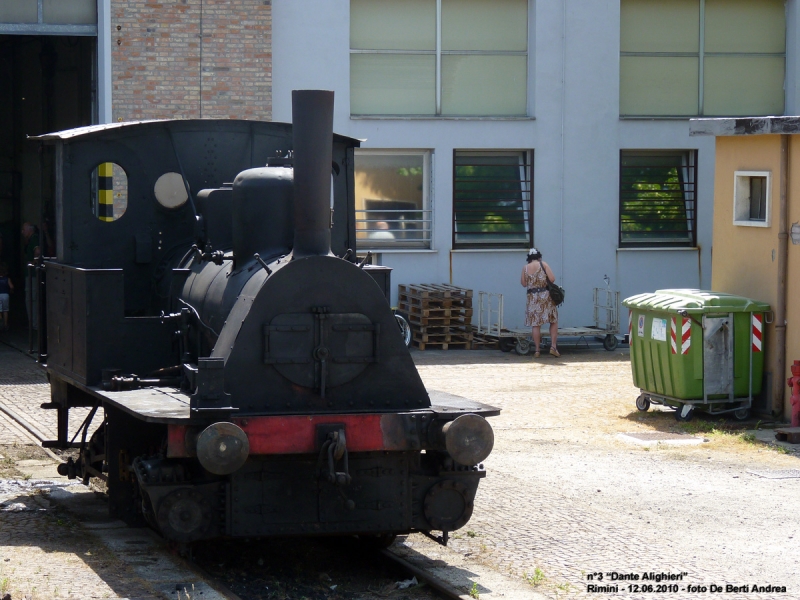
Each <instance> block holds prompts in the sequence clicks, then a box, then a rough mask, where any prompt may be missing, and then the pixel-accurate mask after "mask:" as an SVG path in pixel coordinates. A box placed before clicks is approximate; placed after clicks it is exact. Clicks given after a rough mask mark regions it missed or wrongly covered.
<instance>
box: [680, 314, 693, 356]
mask: <svg viewBox="0 0 800 600" xmlns="http://www.w3.org/2000/svg"><path fill="white" fill-rule="evenodd" d="M681 320H682V321H683V322H682V323H681V354H689V348H691V346H692V321H691V320H690V319H687V318H685V317H684V318H683V319H681Z"/></svg>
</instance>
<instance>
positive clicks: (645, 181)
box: [619, 152, 696, 245]
mask: <svg viewBox="0 0 800 600" xmlns="http://www.w3.org/2000/svg"><path fill="white" fill-rule="evenodd" d="M690 154H691V153H689V152H679V153H677V152H672V153H667V152H664V153H661V152H623V153H622V156H621V163H622V164H621V168H620V219H619V220H620V242H621V243H622V244H623V245H625V244H626V243H627V244H631V245H637V244H655V245H659V244H677V245H691V244H693V243H694V240H693V238H694V235H693V231H694V220H695V194H696V190H695V180H696V179H695V164H694V160H692V158H693V157H692V156H690Z"/></svg>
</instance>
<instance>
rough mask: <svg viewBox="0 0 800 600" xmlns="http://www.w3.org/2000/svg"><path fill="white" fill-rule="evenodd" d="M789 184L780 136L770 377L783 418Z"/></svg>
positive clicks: (775, 407)
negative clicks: (772, 371)
mask: <svg viewBox="0 0 800 600" xmlns="http://www.w3.org/2000/svg"><path fill="white" fill-rule="evenodd" d="M788 181H789V136H788V135H787V134H782V135H781V182H780V184H781V197H780V209H779V221H778V298H777V301H776V303H775V349H776V351H777V354H778V356H777V360H776V361H775V371H776V373H775V374H774V376H773V396H772V414H773V415H775V416H777V417H783V407H784V395H785V391H786V386H784V385H782V384H783V380H784V376H785V375H786V272H787V263H788V254H789V233H788V231H787V227H788V221H789V208H788V202H787V198H786V190H787V188H788Z"/></svg>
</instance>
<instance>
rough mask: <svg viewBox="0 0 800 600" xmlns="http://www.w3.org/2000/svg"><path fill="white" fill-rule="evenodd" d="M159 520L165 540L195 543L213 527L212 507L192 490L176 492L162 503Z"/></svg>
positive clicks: (185, 489) (159, 526)
mask: <svg viewBox="0 0 800 600" xmlns="http://www.w3.org/2000/svg"><path fill="white" fill-rule="evenodd" d="M157 519H158V528H159V529H160V530H161V533H162V534H164V537H165V538H167V539H169V540H174V541H176V542H193V541H195V540H198V539H201V538H202V537H203V535H204V534H205V533H206V532H207V531H208V529H209V528H210V527H211V519H212V512H211V505H210V504H209V502H208V500H206V499H205V498H204V497H203V495H202V494H200V493H198V492H196V491H194V490H192V489H188V488H184V489H180V490H176V491H174V492H172V493H171V494H169V495H168V496H167V497H166V498H164V499H163V500H162V501H161V504H160V506H159V507H158V515H157Z"/></svg>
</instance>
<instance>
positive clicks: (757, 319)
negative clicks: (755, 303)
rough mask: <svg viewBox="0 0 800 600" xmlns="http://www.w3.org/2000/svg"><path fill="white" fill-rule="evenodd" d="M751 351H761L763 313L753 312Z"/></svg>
mask: <svg viewBox="0 0 800 600" xmlns="http://www.w3.org/2000/svg"><path fill="white" fill-rule="evenodd" d="M751 320H752V322H753V352H761V340H762V338H763V331H764V315H762V314H761V313H753V318H752V319H751Z"/></svg>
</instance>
